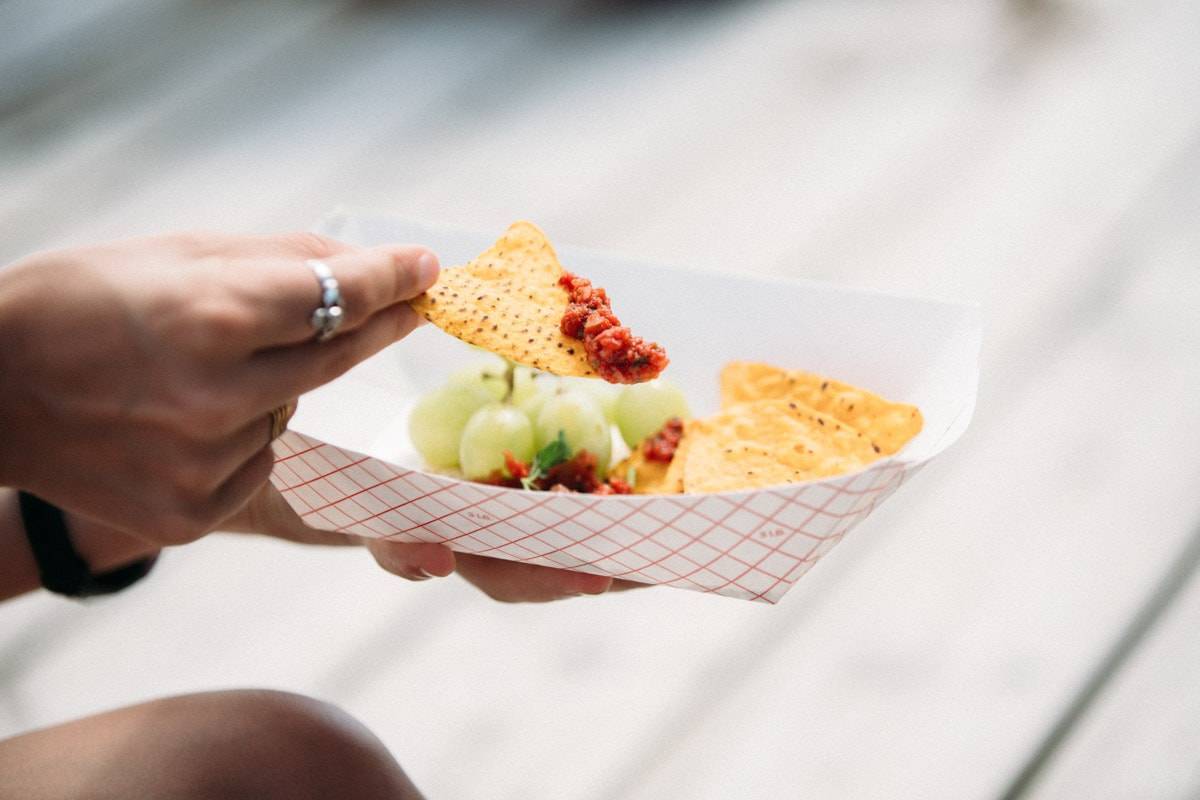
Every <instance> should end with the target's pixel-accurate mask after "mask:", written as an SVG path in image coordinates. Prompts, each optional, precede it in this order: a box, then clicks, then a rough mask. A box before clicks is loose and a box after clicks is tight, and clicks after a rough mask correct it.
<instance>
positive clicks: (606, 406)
mask: <svg viewBox="0 0 1200 800" xmlns="http://www.w3.org/2000/svg"><path fill="white" fill-rule="evenodd" d="M562 381H563V383H565V384H566V385H567V387H568V388H570V389H575V390H579V391H583V392H587V393H588V394H589V395H591V398H592V399H593V400H595V401H596V405H598V406H600V410H601V411H603V412H604V418H605V419H607V420H608V421H609V423H613V422H616V413H617V397H618V396H619V395H620V394H621V388H620V387H619V386H614V385H612V384H611V383H607V382H605V381H602V380H600V379H599V378H563V379H562Z"/></svg>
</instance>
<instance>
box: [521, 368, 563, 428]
mask: <svg viewBox="0 0 1200 800" xmlns="http://www.w3.org/2000/svg"><path fill="white" fill-rule="evenodd" d="M557 386H558V380H557V379H555V378H554V377H553V376H551V375H546V374H544V373H539V372H534V371H533V370H531V369H530V368H529V367H517V368H516V369H515V370H514V371H513V393H512V403H513V405H515V406H516V407H517V408H519V409H521V410H522V411H524V412H525V413H526V414H527V415H528V416H529V421H530V422H534V423H536V422H537V418H538V414H540V413H541V411H542V405H543V404H544V403H545V402H546V398H548V397H550V395H552V394H554V390H555V389H556V388H557Z"/></svg>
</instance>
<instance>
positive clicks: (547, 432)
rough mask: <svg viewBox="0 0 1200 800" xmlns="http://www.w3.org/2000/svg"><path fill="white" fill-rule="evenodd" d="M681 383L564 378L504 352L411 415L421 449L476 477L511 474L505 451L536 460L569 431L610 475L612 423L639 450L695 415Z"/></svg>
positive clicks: (465, 372)
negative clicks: (673, 421)
mask: <svg viewBox="0 0 1200 800" xmlns="http://www.w3.org/2000/svg"><path fill="white" fill-rule="evenodd" d="M687 416H688V407H687V401H686V399H685V398H684V396H683V393H682V392H680V391H679V389H677V388H676V387H675V386H673V385H671V384H670V383H667V382H666V381H663V380H653V381H648V382H646V383H639V384H636V385H633V386H614V385H612V384H609V383H605V382H603V381H601V380H598V379H593V378H557V377H554V376H552V375H548V374H546V373H542V372H538V371H537V370H533V369H530V368H529V367H523V366H518V365H515V364H512V363H511V362H507V361H504V360H503V359H499V358H496V359H495V360H492V361H488V362H481V363H479V364H476V365H473V366H470V367H466V368H464V369H461V370H459V371H457V372H455V373H453V374H452V375H451V376H450V378H449V379H448V380H447V382H446V384H445V385H444V386H442V387H441V388H439V389H436V390H435V391H433V392H430V393H429V394H427V395H425V396H424V397H422V398H421V400H420V401H419V402H418V403H417V405H416V407H414V408H413V411H412V415H411V416H410V417H409V422H408V429H409V436H410V438H411V439H412V443H413V445H414V446H415V447H416V449H417V452H419V453H420V454H421V457H422V458H424V459H425V462H426V463H427V464H428V465H429V466H430V467H433V468H435V469H453V468H455V467H457V468H458V469H460V470H461V471H462V473H463V475H464V476H466V477H467V478H468V479H470V480H485V479H488V478H491V477H493V476H494V475H496V474H497V473H499V474H501V475H506V474H507V470H506V467H505V463H506V462H505V456H504V454H505V452H506V451H507V452H508V453H511V454H512V456H513V457H514V458H515V459H516V460H518V461H521V462H522V463H526V464H528V463H529V462H530V461H531V460H532V459H533V457H534V454H535V453H537V452H538V451H539V450H540V449H541V448H542V447H544V446H545V445H546V444H547V443H549V442H552V441H554V440H556V439H557V438H558V436H559V434H560V433H561V434H562V436H563V438H564V439H565V441H566V444H567V448H568V450H569V451H570V454H571V455H575V454H576V453H578V452H579V451H580V450H587V451H588V452H589V453H591V454H592V455H594V456H595V457H596V469H597V471H598V473H599V475H600V476H603V475H604V474H605V472H606V470H607V469H608V465H609V461H610V459H611V458H612V426H613V425H614V424H615V425H616V426H617V429H618V430H619V431H620V434H621V438H622V439H624V440H625V443H626V444H628V445H629V446H630V447H631V448H632V447H636V446H637V445H638V444H639V443H640V442H641V441H642V440H644V439H645V438H646V437H647V436H650V435H652V434H654V433H656V432H657V431H658V430H659V429H661V428H662V426H663V425H664V424H665V423H666V421H667V420H669V419H670V418H671V417H681V418H684V417H687Z"/></svg>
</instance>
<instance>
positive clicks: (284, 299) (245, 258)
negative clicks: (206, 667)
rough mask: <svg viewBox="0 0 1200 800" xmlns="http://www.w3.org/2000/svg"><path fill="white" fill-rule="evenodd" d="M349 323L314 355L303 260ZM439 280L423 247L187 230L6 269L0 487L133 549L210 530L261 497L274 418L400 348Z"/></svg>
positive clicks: (313, 289)
mask: <svg viewBox="0 0 1200 800" xmlns="http://www.w3.org/2000/svg"><path fill="white" fill-rule="evenodd" d="M309 258H320V259H323V260H325V262H326V263H327V264H328V265H329V266H330V268H331V269H332V271H333V274H334V276H335V277H336V278H337V279H338V282H339V284H340V288H341V292H342V298H343V300H342V302H343V305H344V307H345V309H346V313H347V317H346V319H345V321H344V323H343V325H342V328H341V331H339V335H338V336H337V337H335V338H333V339H331V340H330V341H327V342H323V343H317V342H315V341H314V340H313V331H312V330H311V329H310V327H309V322H308V320H309V316H310V315H311V313H312V311H313V309H314V308H315V307H316V306H317V304H318V302H319V291H318V288H317V281H316V278H315V277H314V276H313V273H312V271H311V270H310V269H309V268H308V267H307V266H306V265H305V264H304V261H305V260H306V259H309ZM436 277H437V259H436V257H435V256H434V255H433V254H432V253H431V252H429V251H428V250H426V249H424V248H420V247H411V246H409V247H401V246H395V247H382V248H373V249H369V250H364V249H357V248H352V247H350V246H348V245H345V244H341V243H338V242H335V241H332V240H328V239H324V238H322V237H318V236H313V235H309V234H297V235H290V236H275V237H263V238H256V237H234V236H221V235H209V234H203V235H201V234H190V235H175V236H163V237H154V238H145V239H135V240H129V241H124V242H116V243H111V244H104V245H97V246H92V247H82V248H76V249H71V250H61V251H54V252H45V253H39V254H35V255H33V256H30V257H28V258H26V259H24V260H23V261H21V262H18V263H17V264H15V265H13V266H12V267H10V268H8V269H5V270H3V271H0V375H3V376H4V388H5V390H4V392H2V393H0V419H2V420H3V427H4V431H3V436H0V484H3V485H8V486H15V487H19V488H22V489H27V490H28V491H31V492H33V493H35V494H37V495H39V496H41V497H43V498H45V499H46V500H48V501H50V502H52V503H55V504H56V505H59V506H60V507H62V508H64V509H65V510H68V511H71V512H74V513H78V514H80V515H82V516H84V517H87V518H89V519H92V520H94V521H96V522H97V523H100V524H104V525H108V526H112V527H114V528H117V529H120V530H124V531H128V532H130V533H132V534H134V535H135V536H138V537H141V538H143V539H144V540H145V541H147V542H150V543H153V544H157V545H166V544H179V543H182V542H186V541H191V540H193V539H195V538H197V537H199V536H201V535H203V534H204V533H206V532H208V531H209V530H211V529H212V528H213V527H215V526H216V525H217V524H218V523H219V522H221V521H222V520H224V519H226V518H227V517H229V516H230V515H232V514H234V513H235V512H237V511H238V510H239V509H241V508H242V507H243V506H244V505H245V504H246V502H247V501H248V499H249V498H250V497H251V496H253V495H254V494H255V493H256V492H258V491H259V490H260V488H261V487H262V486H263V485H264V484H265V482H266V480H267V476H268V474H269V473H270V470H271V466H272V461H273V459H272V454H271V449H270V447H269V443H268V441H267V440H268V438H269V422H268V413H269V412H270V410H271V409H272V408H275V407H277V406H279V405H282V404H283V403H286V402H288V401H290V400H292V399H294V398H296V397H297V396H299V395H300V394H302V393H303V392H305V391H308V390H309V389H312V388H314V387H316V386H319V385H320V384H322V383H325V382H327V381H329V380H331V379H332V378H334V377H336V376H338V375H340V374H341V373H343V372H345V371H346V370H347V369H349V368H350V367H351V366H353V365H354V364H356V363H358V362H359V361H361V360H362V359H364V358H366V357H367V356H370V355H371V354H373V353H375V352H376V351H378V350H380V349H381V348H383V347H385V346H386V345H388V344H391V343H392V342H394V341H396V340H397V339H400V338H402V337H404V336H405V335H406V334H407V333H409V332H410V331H411V330H412V329H413V328H414V327H416V325H417V323H418V318H417V315H416V314H415V313H413V311H412V310H411V309H410V308H409V307H408V305H407V304H406V303H404V302H403V301H404V300H406V299H408V298H411V297H414V296H416V295H417V294H420V293H421V292H422V291H424V290H425V289H426V288H428V287H429V286H430V285H432V284H433V283H434V281H435V280H436Z"/></svg>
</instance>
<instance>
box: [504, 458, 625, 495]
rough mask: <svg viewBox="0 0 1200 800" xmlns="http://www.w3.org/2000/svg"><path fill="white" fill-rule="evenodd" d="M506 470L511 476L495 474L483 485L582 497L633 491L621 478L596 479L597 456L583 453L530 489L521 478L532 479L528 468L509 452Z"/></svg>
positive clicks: (537, 479)
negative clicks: (569, 493)
mask: <svg viewBox="0 0 1200 800" xmlns="http://www.w3.org/2000/svg"><path fill="white" fill-rule="evenodd" d="M504 467H505V469H507V470H508V475H504V474H503V473H501V472H500V471H498V470H497V471H496V472H495V473H493V474H492V475H491V477H489V478H488V479H487V480H484V481H482V483H490V484H492V485H493V486H507V487H508V488H510V489H522V488H529V489H533V490H534V491H540V492H576V493H579V494H632V493H633V488H632V487H630V485H629V484H628V483H626V482H625V481H623V480H621V479H620V478H616V477H612V478H609V479H608V480H607V481H602V480H600V479H599V478H598V477H596V456H594V455H593V454H592V453H589V452H588V451H587V450H580V451H579V452H578V453H576V454H575V455H573V456H571V457H570V458H568V459H567V460H566V461H561V462H559V463H557V464H555V465H554V466H552V467H550V468H549V469H547V470H546V473H545V474H544V475H538V476H537V477H535V478H534V479H533V480H532V481H531V483H530V484H529V486H528V487H526V486H525V484H523V483H522V478H527V477H529V475H530V472H531V468H530V465H529V464H526V463H524V462H523V461H518V460H517V459H516V458H514V457H513V454H512V453H510V452H508V451H507V450H506V451H505V452H504Z"/></svg>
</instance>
